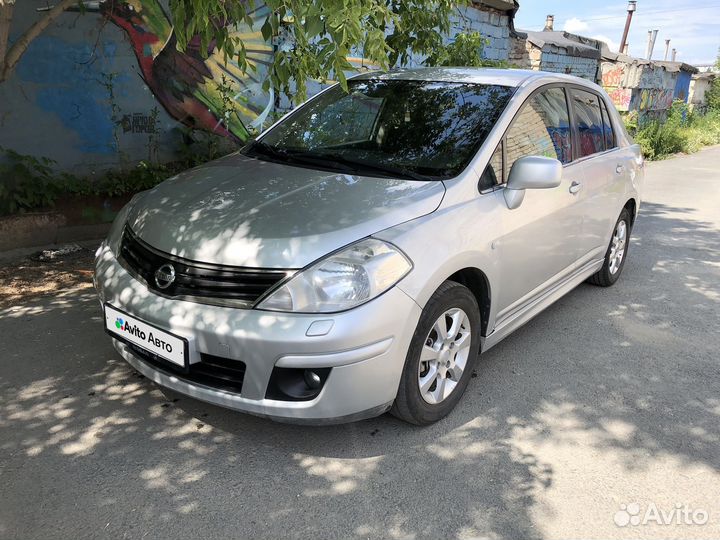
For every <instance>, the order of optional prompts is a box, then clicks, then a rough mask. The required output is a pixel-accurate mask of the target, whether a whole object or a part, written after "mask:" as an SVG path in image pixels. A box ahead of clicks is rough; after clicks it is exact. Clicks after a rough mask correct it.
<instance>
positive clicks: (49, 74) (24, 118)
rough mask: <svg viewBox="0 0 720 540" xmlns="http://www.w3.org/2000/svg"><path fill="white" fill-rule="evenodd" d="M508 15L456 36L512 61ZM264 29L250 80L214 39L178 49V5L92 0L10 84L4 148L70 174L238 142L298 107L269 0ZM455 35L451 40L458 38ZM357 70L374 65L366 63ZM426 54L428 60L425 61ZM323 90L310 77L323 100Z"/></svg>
mask: <svg viewBox="0 0 720 540" xmlns="http://www.w3.org/2000/svg"><path fill="white" fill-rule="evenodd" d="M40 4H42V3H41V2H17V3H16V7H15V13H14V19H13V24H12V26H11V40H15V39H17V38H18V36H20V35H21V34H22V32H24V31H25V30H26V29H27V28H28V27H30V26H31V25H32V24H33V23H34V22H35V21H37V20H38V19H39V18H40V17H42V16H43V13H42V11H36V7H37V6H38V5H40ZM503 4H505V5H506V7H507V9H506V11H503V10H501V9H499V8H498V9H495V8H490V7H486V6H481V7H476V6H468V7H465V8H463V9H462V10H460V11H459V13H458V15H457V17H456V18H455V20H454V21H453V33H455V32H459V31H463V30H477V31H480V32H481V33H482V34H483V35H485V36H487V39H488V44H487V46H486V47H485V49H484V51H483V54H484V55H485V56H486V57H487V58H490V59H499V60H504V59H507V58H508V50H509V43H510V41H509V34H510V15H509V14H510V13H511V12H512V10H513V9H514V5H515V4H514V3H513V2H512V0H502V1H500V0H497V1H496V2H495V3H494V5H500V6H501V7H502V5H503ZM255 6H256V8H255V10H254V11H253V12H252V15H251V19H252V21H251V22H252V23H253V24H247V25H244V26H242V27H238V28H234V29H233V30H232V32H233V33H234V34H235V35H238V36H239V37H241V38H242V39H243V41H244V43H245V45H246V48H247V58H248V61H249V63H250V65H251V66H252V67H254V70H252V71H251V72H250V73H248V74H242V73H241V72H240V69H239V68H238V66H237V64H234V63H233V62H228V63H227V64H226V63H225V62H224V61H223V58H222V57H221V56H220V55H218V54H217V53H215V51H214V48H215V47H214V43H211V44H209V46H208V50H206V51H203V50H202V49H201V43H200V40H199V39H195V40H191V41H190V43H189V46H188V48H187V49H186V50H185V51H184V52H179V51H178V50H177V47H176V44H177V41H176V37H175V32H174V28H173V23H172V21H171V18H170V16H169V13H168V10H167V0H92V1H86V2H85V5H84V8H83V10H82V12H80V11H78V10H75V11H68V12H66V13H64V14H63V15H61V16H60V18H59V19H58V20H57V21H56V22H55V23H54V24H53V25H52V26H51V27H50V28H48V29H47V30H46V31H45V32H43V34H42V35H41V36H40V37H38V38H37V39H35V40H34V41H33V42H32V44H31V45H30V48H29V49H28V50H27V52H26V53H25V55H24V56H23V58H22V60H21V61H20V63H19V64H18V66H17V70H16V72H15V74H14V75H13V76H12V77H11V78H10V79H9V80H8V81H5V82H3V83H0V146H2V147H7V148H12V149H13V150H15V151H17V152H19V153H21V154H30V155H35V156H46V157H49V158H51V159H53V160H55V161H57V164H58V166H59V168H61V169H65V170H71V171H73V172H81V173H92V172H94V171H101V170H103V169H107V168H110V167H116V166H117V165H122V164H128V163H130V164H132V163H137V161H138V160H141V159H150V158H155V159H159V160H168V159H171V158H172V157H173V154H174V152H175V151H176V150H177V149H178V148H179V147H180V146H181V144H180V141H182V140H183V138H184V135H185V134H186V133H187V132H188V131H189V130H190V129H201V130H205V131H208V132H212V133H216V134H218V135H220V136H223V137H225V138H227V139H229V140H231V141H233V142H235V143H238V144H239V143H241V142H242V141H245V140H246V139H247V138H248V137H249V136H251V134H252V133H254V132H256V131H257V130H260V129H261V128H262V126H263V125H264V124H265V123H266V121H267V119H268V117H269V115H270V114H271V113H272V112H274V111H275V108H276V106H277V107H278V110H279V111H282V110H284V109H287V108H289V107H290V103H289V102H288V101H287V100H286V99H285V98H282V97H281V96H277V99H276V96H275V95H274V94H273V93H272V92H268V93H265V92H263V91H262V84H263V81H264V80H265V79H266V77H267V74H268V67H269V66H270V65H271V63H272V61H273V55H274V47H285V46H291V44H289V43H288V42H287V40H285V39H283V38H282V37H281V39H279V42H278V43H276V44H275V45H273V44H271V43H268V42H265V41H264V40H263V38H262V35H261V33H260V28H261V23H262V21H264V19H265V17H266V15H267V11H266V10H267V8H266V7H265V6H264V5H263V4H262V3H261V2H258V3H256V4H255ZM447 39H452V36H448V37H447ZM353 60H354V62H353V63H354V64H356V65H361V64H363V63H364V61H363V59H362V58H355V59H353ZM421 61H422V59H418V62H421ZM320 88H321V86H320V84H319V83H313V82H312V81H309V84H308V90H309V93H310V94H312V93H314V92H316V91H318V90H319V89H320Z"/></svg>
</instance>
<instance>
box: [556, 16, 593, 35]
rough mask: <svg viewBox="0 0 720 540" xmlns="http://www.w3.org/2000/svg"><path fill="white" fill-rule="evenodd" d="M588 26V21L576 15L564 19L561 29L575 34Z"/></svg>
mask: <svg viewBox="0 0 720 540" xmlns="http://www.w3.org/2000/svg"><path fill="white" fill-rule="evenodd" d="M588 28H590V26H589V25H588V23H586V22H585V21H582V20H580V19H578V18H577V17H573V18H572V19H568V20H567V21H565V25H564V26H563V30H565V31H566V32H570V33H571V34H577V33H579V32H584V31H585V30H587V29H588Z"/></svg>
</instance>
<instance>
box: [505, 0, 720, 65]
mask: <svg viewBox="0 0 720 540" xmlns="http://www.w3.org/2000/svg"><path fill="white" fill-rule="evenodd" d="M519 3H520V10H519V11H518V12H517V15H516V16H515V28H517V29H519V30H542V29H543V27H544V26H545V17H546V16H547V15H555V30H566V31H568V32H572V33H574V34H580V35H583V36H588V37H592V38H597V39H601V40H603V41H605V42H606V43H607V44H608V45H610V48H611V49H612V50H613V51H617V50H618V47H619V45H620V39H621V38H622V32H623V28H624V27H625V18H626V16H627V2H626V1H617V0H608V3H607V4H605V2H604V1H602V0H601V1H599V2H598V1H597V0H596V1H588V0H579V1H575V2H572V1H571V2H568V1H567V0H547V1H541V0H519ZM656 29H657V30H659V32H658V36H657V41H656V42H655V50H654V52H653V58H654V59H655V60H662V59H663V57H664V56H665V40H666V39H670V40H671V42H670V49H671V50H672V49H673V48H675V49H677V60H678V61H682V62H686V63H688V64H696V65H707V64H713V63H714V62H715V59H716V58H717V55H718V47H720V0H694V1H692V2H689V1H687V0H638V2H637V11H636V12H635V15H633V20H632V25H631V27H630V34H629V36H628V43H629V44H630V54H631V55H632V56H638V57H645V52H646V49H647V39H648V38H647V32H648V30H656Z"/></svg>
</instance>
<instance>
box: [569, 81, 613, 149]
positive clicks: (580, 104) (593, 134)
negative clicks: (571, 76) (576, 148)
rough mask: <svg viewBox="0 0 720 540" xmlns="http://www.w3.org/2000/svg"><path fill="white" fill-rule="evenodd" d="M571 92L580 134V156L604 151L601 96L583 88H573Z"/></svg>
mask: <svg viewBox="0 0 720 540" xmlns="http://www.w3.org/2000/svg"><path fill="white" fill-rule="evenodd" d="M570 92H571V93H572V99H573V105H574V108H575V121H576V122H577V128H578V134H579V136H580V156H579V157H585V156H591V155H592V154H597V153H598V152H604V151H605V132H604V128H603V120H602V113H601V112H600V98H598V96H597V95H595V94H593V93H590V92H585V91H583V90H575V89H572V90H571V91H570Z"/></svg>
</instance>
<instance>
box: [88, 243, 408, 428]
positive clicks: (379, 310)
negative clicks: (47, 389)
mask: <svg viewBox="0 0 720 540" xmlns="http://www.w3.org/2000/svg"><path fill="white" fill-rule="evenodd" d="M95 284H96V288H97V290H98V294H99V296H100V300H101V302H109V303H110V304H112V305H113V306H115V307H117V308H119V309H122V310H124V311H126V312H128V313H129V314H131V315H134V316H135V317H137V318H139V319H142V320H144V321H146V322H148V323H150V324H153V325H156V326H158V327H160V328H163V329H166V330H167V331H169V332H172V333H173V334H176V335H178V336H181V337H184V338H186V339H187V340H188V342H189V349H190V350H189V355H190V362H197V361H199V359H200V354H201V353H204V354H209V355H214V356H219V357H223V358H228V359H234V360H238V361H242V362H244V363H245V367H246V370H245V376H244V380H243V383H242V391H241V392H240V393H233V392H228V391H225V390H221V389H218V388H212V387H209V386H204V385H201V384H197V383H194V382H189V381H187V380H184V379H183V378H182V375H176V374H174V373H173V372H172V370H168V371H166V370H163V369H160V368H158V367H156V366H153V365H151V364H149V363H147V362H146V361H145V360H143V359H142V358H141V357H140V356H138V355H137V354H136V353H135V352H134V351H133V350H132V349H131V348H130V347H128V346H127V345H125V344H124V343H122V342H119V341H117V340H113V342H114V345H115V348H116V349H117V350H118V352H119V353H120V354H121V355H122V356H123V358H125V360H126V361H127V362H128V363H130V364H131V365H132V366H133V367H134V368H135V369H137V370H138V371H139V372H141V373H142V374H143V375H145V376H146V377H148V378H149V379H151V380H153V381H155V382H156V383H157V384H160V385H162V386H165V387H168V388H171V389H173V390H175V391H177V392H180V393H182V394H185V395H188V396H191V397H194V398H196V399H199V400H202V401H206V402H209V403H213V404H216V405H220V406H223V407H228V408H231V409H235V410H239V411H243V412H247V413H250V414H254V415H258V416H264V417H269V418H272V419H275V420H280V421H287V422H301V423H330V422H335V423H338V422H346V421H352V420H357V419H359V418H365V417H370V416H374V415H378V414H381V413H382V412H384V411H386V410H387V409H388V408H389V407H390V406H391V404H392V402H393V401H394V399H395V396H396V394H397V389H398V385H399V381H400V375H401V373H402V369H403V365H404V362H405V356H406V354H407V350H408V347H409V344H410V340H411V338H412V335H413V333H414V331H415V327H416V325H417V321H418V319H419V317H420V312H421V309H420V307H419V306H418V305H417V304H416V303H415V302H414V301H413V300H412V299H411V298H410V297H408V296H407V295H406V294H405V293H404V292H402V291H401V290H400V289H399V288H397V287H394V288H393V289H391V290H390V291H388V292H387V293H385V294H384V295H382V296H381V297H379V298H376V299H375V300H373V301H372V302H369V303H367V304H365V305H363V306H360V307H358V308H356V309H353V310H350V311H348V312H344V313H337V314H328V315H321V316H318V315H307V314H285V313H272V312H266V311H259V310H251V309H235V308H227V307H219V306H209V305H204V304H198V303H193V302H186V301H182V300H173V299H168V298H163V297H160V296H157V295H155V294H153V293H152V292H150V291H149V290H148V289H147V288H146V287H145V286H144V285H143V284H142V283H140V282H139V281H137V280H135V279H134V278H133V277H132V276H131V275H130V274H128V273H127V272H126V271H125V269H124V268H123V267H122V266H121V265H120V264H119V263H118V261H117V260H116V259H115V257H114V255H113V253H112V252H111V250H110V249H109V248H107V247H103V248H102V249H101V250H100V252H99V254H98V258H97V262H96V274H95ZM316 321H332V323H331V324H330V323H324V325H325V326H326V327H327V326H330V329H329V330H328V332H327V334H325V335H322V336H308V335H307V334H308V333H309V332H308V330H309V328H310V326H311V325H312V324H313V323H314V322H316ZM276 366H278V367H286V368H288V367H292V368H332V369H331V370H330V374H329V376H328V378H327V380H326V381H325V384H324V385H323V387H322V390H321V391H320V393H319V395H317V397H315V398H314V399H312V400H309V401H281V400H275V399H267V397H266V392H267V388H268V383H269V382H270V377H271V374H272V371H273V368H275V367H276Z"/></svg>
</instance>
